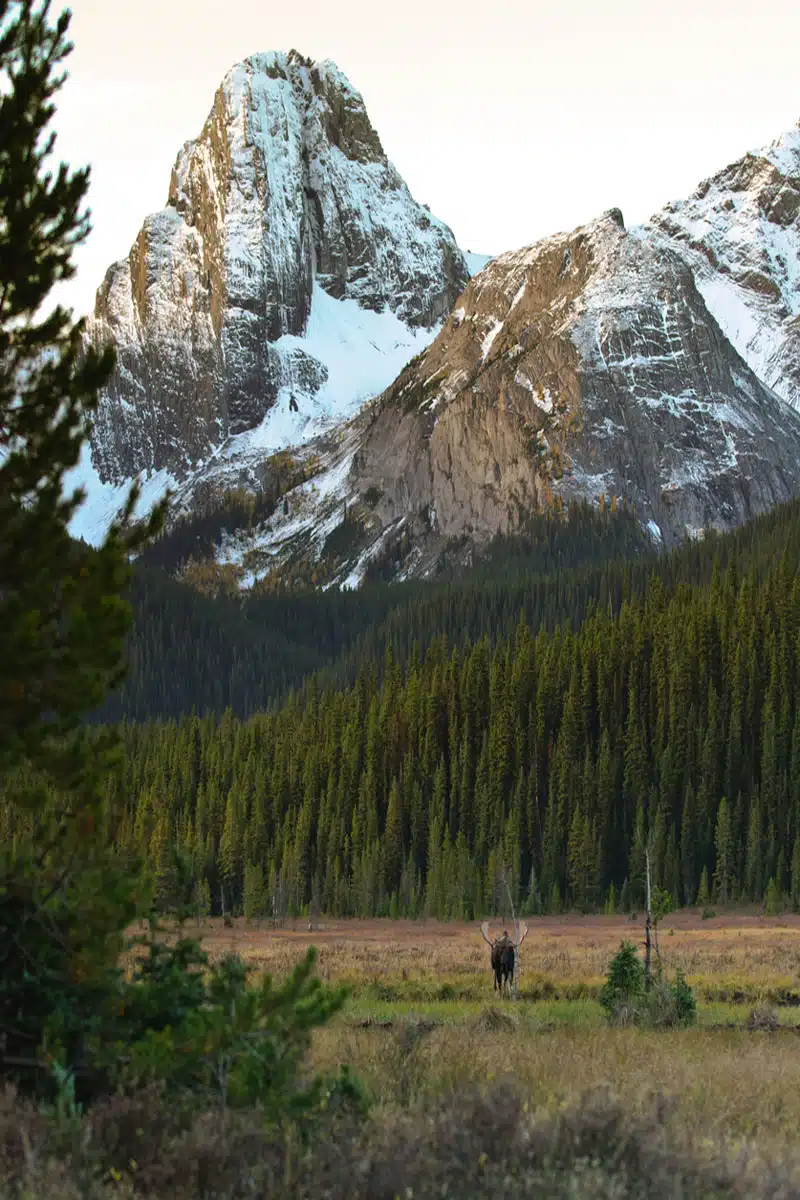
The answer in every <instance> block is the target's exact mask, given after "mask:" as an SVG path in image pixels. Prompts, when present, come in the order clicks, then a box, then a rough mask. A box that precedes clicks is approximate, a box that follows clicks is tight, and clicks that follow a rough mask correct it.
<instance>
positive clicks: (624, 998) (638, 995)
mask: <svg viewBox="0 0 800 1200" xmlns="http://www.w3.org/2000/svg"><path fill="white" fill-rule="evenodd" d="M643 998H644V967H643V965H642V961H641V959H640V958H639V955H638V954H637V952H636V947H635V946H634V944H633V942H625V941H624V942H622V943H621V944H620V948H619V950H618V951H617V953H616V955H615V956H614V958H613V959H612V960H611V965H610V966H609V968H608V975H607V976H606V982H605V984H604V985H603V988H602V989H601V991H600V1003H601V1004H602V1006H603V1008H604V1009H605V1010H606V1012H607V1013H608V1014H609V1016H612V1017H613V1016H614V1015H615V1014H617V1013H619V1011H620V1010H621V1009H623V1008H624V1009H628V1010H633V1009H635V1008H636V1007H637V1006H638V1005H639V1004H640V1003H641V1001H642V1000H643Z"/></svg>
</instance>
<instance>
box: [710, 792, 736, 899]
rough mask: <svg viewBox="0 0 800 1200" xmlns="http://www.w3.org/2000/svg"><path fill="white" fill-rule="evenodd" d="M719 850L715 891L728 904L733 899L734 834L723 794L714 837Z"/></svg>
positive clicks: (715, 870) (715, 873)
mask: <svg viewBox="0 0 800 1200" xmlns="http://www.w3.org/2000/svg"><path fill="white" fill-rule="evenodd" d="M714 844H715V846H716V851H717V865H716V867H715V868H714V891H715V893H716V897H717V899H718V900H719V902H720V904H727V903H728V902H729V900H730V899H731V888H732V885H733V878H734V874H733V834H732V832H731V820H730V812H729V810H728V801H727V800H726V799H725V797H724V796H723V797H722V799H721V800H720V802H719V809H718V811H717V828H716V835H715V838H714Z"/></svg>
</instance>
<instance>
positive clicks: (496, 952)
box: [481, 921, 528, 996]
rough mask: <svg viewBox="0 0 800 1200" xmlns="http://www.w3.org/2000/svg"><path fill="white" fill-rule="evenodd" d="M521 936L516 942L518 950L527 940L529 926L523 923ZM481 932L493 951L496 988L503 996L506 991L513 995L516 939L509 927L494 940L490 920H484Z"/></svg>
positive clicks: (520, 927) (520, 928)
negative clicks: (490, 933)
mask: <svg viewBox="0 0 800 1200" xmlns="http://www.w3.org/2000/svg"><path fill="white" fill-rule="evenodd" d="M519 930H520V938H519V941H518V942H517V944H516V950H517V951H519V948H520V946H521V945H522V943H523V942H524V941H525V938H526V937H527V934H528V926H527V925H525V924H522V925H520V926H519ZM481 934H482V936H483V940H484V941H485V942H486V944H487V946H488V947H489V949H490V950H491V952H492V971H493V973H494V990H495V991H496V992H497V991H499V992H500V995H501V996H503V995H505V994H506V993H508V995H511V985H512V983H514V982H515V979H514V949H515V947H514V939H513V937H511V935H510V934H509V932H508V930H507V929H504V930H503V932H502V933H499V934H498V935H497V937H495V938H494V940H492V939H491V938H490V937H489V922H488V921H484V922H483V924H482V925H481Z"/></svg>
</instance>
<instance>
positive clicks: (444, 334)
mask: <svg viewBox="0 0 800 1200" xmlns="http://www.w3.org/2000/svg"><path fill="white" fill-rule="evenodd" d="M351 483H352V489H353V491H354V492H362V493H363V492H364V491H365V490H369V489H372V490H373V494H377V493H380V497H381V498H380V502H379V504H378V506H377V515H378V519H379V522H380V525H381V526H382V527H383V528H390V527H392V526H395V527H396V526H398V525H399V524H400V523H405V524H408V523H409V522H415V523H416V526H417V530H418V534H417V539H416V540H417V544H418V545H420V546H421V547H423V549H422V551H421V555H422V557H423V558H424V556H425V555H424V547H425V545H426V543H427V544H428V546H430V545H435V544H436V543H437V542H441V540H442V539H446V538H449V537H458V536H460V535H463V534H466V535H468V536H469V537H471V538H473V539H476V540H478V541H480V540H483V539H485V538H486V537H488V536H489V535H491V534H493V533H495V532H497V531H501V530H502V531H507V530H511V529H514V528H516V527H518V526H519V524H520V523H521V522H522V521H523V520H524V516H525V513H526V512H527V511H529V510H530V509H531V508H532V507H534V506H535V505H537V504H542V503H545V504H546V503H551V502H552V500H553V499H554V498H555V497H557V496H561V497H570V496H578V497H588V498H590V499H592V500H594V501H601V499H602V498H605V500H606V501H607V502H608V501H611V499H612V498H613V497H617V498H624V499H625V500H626V502H628V503H629V504H631V505H632V506H633V507H634V510H635V511H636V513H637V515H638V516H639V517H640V519H641V520H642V522H643V523H645V524H647V525H648V526H649V528H650V530H651V532H652V534H653V536H654V538H656V539H657V540H663V541H664V542H666V543H667V544H669V543H673V542H675V541H676V540H678V539H680V538H681V537H683V536H685V535H686V534H687V533H688V534H689V535H696V534H699V533H700V532H701V531H702V530H704V529H707V528H717V529H720V528H726V527H730V526H733V525H735V524H737V523H738V522H741V521H743V520H745V519H746V518H747V517H749V516H751V515H752V514H755V513H757V512H761V511H763V510H764V509H766V508H768V507H769V506H770V505H772V504H774V503H776V502H777V501H779V500H781V499H785V498H788V497H789V496H790V495H792V494H794V493H795V492H796V491H797V490H798V489H800V418H799V417H798V415H797V414H796V413H795V412H794V411H793V410H792V409H790V408H789V407H788V406H787V405H786V404H784V403H783V401H782V400H781V399H780V398H779V397H778V396H777V395H776V394H775V393H774V392H772V391H771V390H770V389H769V388H767V387H766V386H765V385H764V384H763V383H762V382H761V381H760V380H759V379H758V377H757V376H756V375H755V374H754V372H753V371H752V370H751V369H750V367H748V365H747V363H746V362H745V361H744V360H743V358H742V357H741V356H740V355H739V353H738V352H737V350H736V349H735V348H734V346H733V345H732V344H731V343H730V341H729V340H728V339H727V338H726V337H725V335H724V333H723V332H722V330H721V329H720V327H719V325H718V323H717V322H716V321H715V319H714V317H713V316H712V315H711V313H710V312H709V310H708V307H707V305H706V303H705V301H704V299H703V296H702V295H701V293H700V291H699V290H698V287H697V286H696V284H695V279H694V276H693V274H692V271H691V269H690V267H689V266H688V265H687V263H686V261H685V260H684V258H683V257H682V256H681V255H679V254H678V253H677V252H676V251H675V249H674V248H673V247H672V245H671V244H670V241H669V240H668V239H666V238H663V237H661V236H660V235H659V233H658V231H657V230H656V231H654V230H652V229H650V228H644V229H634V230H631V231H626V229H625V228H624V225H623V221H622V216H621V214H620V213H619V212H618V211H616V210H615V211H612V212H609V213H607V214H605V216H603V217H602V218H600V219H599V220H598V221H595V222H593V223H592V224H590V225H588V226H586V227H584V228H581V229H578V230H576V231H575V232H574V233H571V234H567V235H563V236H558V237H553V238H548V239H546V240H545V241H543V242H540V243H537V244H536V245H535V246H532V247H530V248H528V249H525V250H522V251H518V252H515V253H512V254H505V255H502V256H500V257H499V258H497V259H495V260H494V261H493V262H492V263H491V264H490V265H489V266H488V267H487V268H486V269H485V270H484V271H482V272H481V273H480V274H479V275H477V276H476V277H475V279H473V280H472V281H471V283H470V284H469V286H468V287H467V289H466V291H465V293H464V295H463V296H462V297H461V299H460V301H459V304H458V307H457V308H456V309H455V311H454V312H453V313H452V315H451V316H450V318H449V319H448V321H447V322H446V323H445V326H444V327H443V329H442V331H441V333H440V334H439V336H438V337H437V338H436V340H435V341H434V342H433V344H432V345H431V346H430V348H429V349H428V350H427V351H426V352H425V353H424V354H423V355H422V356H421V357H420V359H419V360H418V361H416V362H415V363H413V364H410V365H409V366H408V367H407V368H406V369H405V371H404V372H403V373H402V374H401V376H400V377H399V379H398V380H397V381H396V383H395V384H393V385H392V387H391V388H390V389H389V390H388V391H387V392H386V393H385V394H384V395H383V396H382V397H381V399H380V401H379V402H378V403H377V405H376V406H375V409H374V413H373V415H372V417H371V420H370V422H369V425H368V428H367V429H366V431H365V433H364V435H363V437H362V440H361V444H360V448H359V451H358V454H357V456H356V459H355V465H354V468H353V473H352V477H351Z"/></svg>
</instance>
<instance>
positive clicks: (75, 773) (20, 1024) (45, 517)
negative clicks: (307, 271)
mask: <svg viewBox="0 0 800 1200" xmlns="http://www.w3.org/2000/svg"><path fill="white" fill-rule="evenodd" d="M68 25H69V14H68V13H63V14H62V15H61V16H59V17H58V18H57V19H55V20H53V19H52V17H51V14H50V4H49V2H48V0H0V799H1V800H2V805H3V807H4V809H5V811H6V819H7V820H8V821H9V822H10V824H11V825H12V826H13V828H14V829H15V838H14V845H13V849H12V848H10V847H9V846H8V844H5V845H4V846H3V847H2V850H0V1028H2V1030H3V1038H2V1043H0V1076H5V1077H8V1076H11V1077H14V1078H16V1079H17V1080H19V1081H21V1082H22V1083H23V1084H25V1085H26V1086H38V1085H39V1084H40V1083H41V1082H42V1078H43V1070H42V1066H41V1052H42V1048H43V1044H44V1042H45V1040H47V1042H48V1048H49V1052H50V1053H57V1054H61V1056H62V1057H63V1059H64V1060H65V1062H66V1064H67V1065H69V1066H71V1067H73V1068H75V1069H76V1070H79V1071H83V1070H84V1069H85V1068H86V1067H87V1049H86V1047H87V1045H88V1039H89V1038H90V1037H91V1035H92V1033H93V1032H96V1031H97V1027H98V1024H99V1023H102V1019H103V1017H104V1015H105V1014H104V1013H103V1009H102V1004H101V1003H100V1001H99V999H98V997H102V995H103V994H104V989H106V988H107V987H108V986H109V985H110V981H111V980H112V979H113V978H115V977H116V975H115V973H116V970H117V966H116V963H117V955H118V951H119V948H120V944H121V935H122V931H123V930H124V928H125V926H126V924H127V923H128V921H129V920H130V918H131V917H132V916H133V915H134V913H135V912H136V910H137V907H138V904H139V903H140V899H141V898H140V897H139V896H138V895H137V888H138V885H137V881H136V877H135V875H133V874H131V873H130V872H128V871H127V870H126V869H125V868H124V864H123V863H122V862H120V861H114V859H113V858H112V857H111V856H110V853H109V851H108V848H107V847H106V846H105V845H104V837H103V821H102V818H103V812H102V804H101V797H100V792H99V783H100V780H101V779H102V777H103V774H104V773H105V772H106V771H107V770H108V769H109V766H110V762H111V759H112V756H113V750H114V746H115V744H116V739H115V737H114V736H113V735H111V736H109V737H105V738H98V737H96V736H91V735H90V732H89V731H88V730H87V728H86V727H85V724H84V722H85V718H86V716H87V715H88V714H89V713H90V712H91V711H92V710H93V709H95V708H96V707H97V706H98V705H99V704H100V702H101V701H102V700H103V699H104V697H105V695H106V692H107V691H108V689H109V687H110V686H112V685H113V684H115V683H116V682H117V681H118V680H119V678H120V676H121V666H122V645H123V638H124V636H125V633H126V630H127V627H128V611H129V610H128V606H127V604H126V603H125V602H124V601H123V600H122V598H121V591H122V589H123V587H124V585H125V583H126V580H127V574H128V567H127V562H128V554H129V552H130V551H132V550H135V549H139V548H141V546H142V545H143V544H144V540H145V538H146V536H147V535H148V534H149V533H150V532H152V529H153V528H155V524H152V525H150V526H149V527H148V528H147V529H146V530H137V531H134V530H132V529H131V527H130V522H131V517H132V514H133V511H134V507H135V503H136V494H135V493H132V494H131V496H130V498H129V501H128V504H127V505H126V508H125V512H124V514H123V517H122V519H121V522H120V523H119V524H117V525H115V526H114V527H113V528H112V529H111V531H110V533H109V535H108V536H107V538H106V540H105V542H104V544H103V545H102V546H101V547H100V548H99V549H98V550H92V549H91V548H90V547H88V546H86V545H83V544H79V543H76V542H75V541H73V540H72V539H71V537H70V535H69V525H70V522H71V520H72V518H73V516H74V514H75V512H76V510H77V509H78V507H79V505H80V502H81V500H82V498H83V496H82V493H81V492H80V491H79V490H75V491H72V492H70V490H69V487H68V472H69V471H70V470H71V469H72V468H73V467H75V466H76V464H77V463H78V460H79V457H80V452H81V446H82V444H83V443H84V440H85V437H86V432H87V430H86V422H87V418H88V417H89V416H90V414H91V412H92V410H93V408H94V406H95V404H96V397H97V390H98V388H99V387H100V386H101V385H102V384H103V383H104V382H105V380H106V379H107V378H108V375H109V372H110V370H111V367H112V356H111V354H110V353H104V354H99V355H98V354H97V353H95V352H94V351H92V350H87V351H86V352H85V353H84V349H83V345H82V335H83V329H82V324H81V323H80V322H78V323H75V322H74V321H73V320H72V315H71V313H69V312H68V311H65V310H64V309H63V308H61V307H60V306H56V307H55V308H53V309H52V310H51V311H48V308H47V304H48V296H49V294H50V292H51V289H52V288H53V286H54V285H55V284H57V283H59V282H61V281H63V280H66V279H69V278H70V276H71V275H72V274H73V273H74V267H73V263H72V253H73V250H74V248H75V246H77V245H78V244H79V243H80V242H82V241H83V240H84V239H85V237H86V236H87V234H88V231H89V218H88V213H87V211H86V209H85V206H84V202H85V196H86V191H87V187H88V171H85V170H84V171H76V172H71V171H70V170H69V168H68V167H66V166H65V165H63V164H61V165H56V166H53V165H52V154H53V149H54V141H55V139H54V135H53V133H52V132H50V125H51V121H52V118H53V115H54V111H55V105H54V99H55V97H56V95H57V93H58V90H59V88H60V87H61V84H62V82H63V70H62V64H63V62H64V60H65V59H66V57H67V56H68V54H69V52H70V50H71V46H70V44H69V42H68V40H67V29H68ZM48 790H49V792H50V794H51V795H57V797H58V802H57V804H50V805H47V804H46V803H45V797H46V794H47V791H48Z"/></svg>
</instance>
